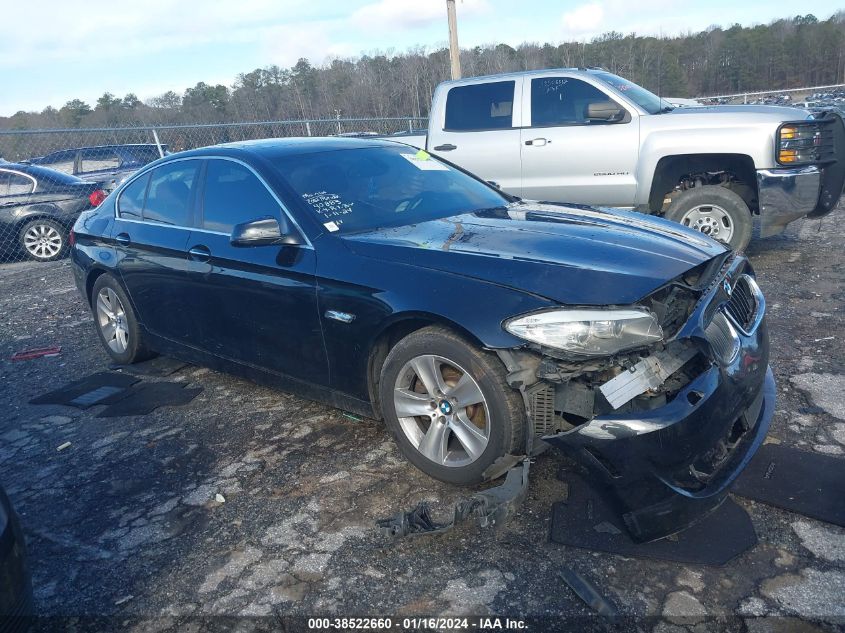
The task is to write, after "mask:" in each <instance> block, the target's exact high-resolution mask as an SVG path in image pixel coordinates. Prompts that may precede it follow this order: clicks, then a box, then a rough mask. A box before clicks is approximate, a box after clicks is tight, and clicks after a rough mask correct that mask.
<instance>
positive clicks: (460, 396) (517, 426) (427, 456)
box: [379, 327, 526, 485]
mask: <svg viewBox="0 0 845 633" xmlns="http://www.w3.org/2000/svg"><path fill="white" fill-rule="evenodd" d="M506 374H507V372H506V371H505V367H504V365H502V363H501V361H500V360H499V359H498V358H496V357H495V356H494V355H493V354H490V353H489V352H485V351H483V350H481V349H478V348H477V347H476V346H474V345H472V344H471V343H469V342H468V341H466V340H464V339H463V338H461V337H460V336H458V335H457V334H455V333H454V332H452V331H450V330H447V329H445V328H442V327H427V328H423V329H421V330H417V331H416V332H413V333H411V334H409V335H408V336H406V337H405V338H403V339H402V340H401V341H399V342H398V343H397V344H396V345H395V346H394V347H393V349H391V350H390V353H389V354H388V355H387V358H386V359H385V361H384V366H383V367H382V370H381V380H380V383H379V392H380V393H379V395H380V398H381V403H382V413H383V414H384V420H385V423H386V425H387V427H388V428H389V429H390V431H391V433H392V434H393V436H394V437H395V439H396V443H397V444H398V445H399V449H400V450H401V451H402V453H403V454H404V455H405V457H406V458H407V459H408V460H409V461H410V462H411V463H412V464H414V466H416V467H417V468H419V469H420V470H421V471H423V472H424V473H425V474H427V475H429V476H431V477H434V478H436V479H440V480H441V481H446V482H449V483H451V484H458V485H469V484H476V483H479V482H481V481H483V480H484V472H485V471H486V470H487V469H488V468H489V467H490V466H491V465H492V464H493V463H494V462H495V461H496V460H497V459H499V458H501V457H503V456H505V455H507V454H509V453H510V454H517V455H518V454H521V453H522V452H524V442H525V424H526V421H525V405H524V404H523V403H522V396H520V394H519V393H518V392H517V391H514V390H513V389H512V388H511V387H510V386H509V385H508V383H507V375H506Z"/></svg>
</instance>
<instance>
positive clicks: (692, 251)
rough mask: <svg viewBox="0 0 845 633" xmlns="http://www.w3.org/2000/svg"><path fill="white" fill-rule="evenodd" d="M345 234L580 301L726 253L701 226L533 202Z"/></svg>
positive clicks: (649, 286)
mask: <svg viewBox="0 0 845 633" xmlns="http://www.w3.org/2000/svg"><path fill="white" fill-rule="evenodd" d="M342 239H343V241H344V243H345V244H346V245H347V246H348V247H349V248H350V249H351V250H352V251H353V252H354V253H356V254H358V255H361V256H364V257H370V258H374V259H379V260H385V261H398V262H401V263H404V264H408V265H411V266H417V267H420V268H427V269H432V270H438V271H442V272H447V273H451V274H455V275H462V276H465V277H469V278H473V279H479V280H482V281H485V282H490V283H495V284H498V285H503V286H508V287H511V288H515V289H518V290H521V291H524V292H529V293H532V294H535V295H539V296H542V297H545V298H547V299H551V300H552V301H555V302H558V303H562V304H570V305H613V304H629V303H633V302H635V301H637V300H638V299H641V298H643V297H645V296H646V295H648V294H649V293H650V292H652V291H654V290H656V289H657V288H659V287H660V286H662V285H663V284H664V283H666V282H667V281H669V280H671V279H673V278H675V277H677V276H678V275H681V274H683V273H684V272H686V271H688V270H689V269H691V268H694V267H695V266H698V265H699V264H702V263H703V262H705V261H707V260H709V259H711V258H713V257H715V256H717V255H720V254H722V253H724V252H725V250H726V249H725V247H724V246H722V245H721V244H719V243H718V242H716V241H714V240H711V239H710V238H708V237H705V236H703V235H702V234H701V233H698V232H696V231H691V230H689V229H685V228H684V227H682V226H680V225H678V224H675V223H672V222H668V221H665V220H660V219H657V218H651V217H647V216H643V215H640V214H637V213H634V212H625V211H613V210H608V209H596V208H592V207H582V206H574V205H558V204H550V203H533V202H531V203H526V202H522V203H517V204H512V205H510V206H509V207H508V208H507V209H504V208H501V209H492V210H489V211H480V212H476V213H468V214H463V215H457V216H452V217H448V218H442V219H437V220H430V221H426V222H421V223H418V224H413V225H407V226H400V227H390V228H384V229H378V230H374V231H369V232H365V233H356V234H350V235H346V236H343V237H342ZM409 283H410V280H409Z"/></svg>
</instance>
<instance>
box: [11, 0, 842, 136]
mask: <svg viewBox="0 0 845 633" xmlns="http://www.w3.org/2000/svg"><path fill="white" fill-rule="evenodd" d="M461 66H462V70H463V74H464V75H465V76H474V75H488V74H495V73H501V72H509V71H518V70H532V69H538V68H556V67H589V66H600V67H603V68H606V69H607V70H609V71H611V72H614V73H616V74H619V75H622V76H623V77H626V78H628V79H630V80H632V81H634V82H636V83H638V84H640V85H642V86H644V87H646V88H648V89H649V90H652V91H653V92H656V93H659V94H661V95H662V96H671V97H695V96H707V95H714V94H725V93H736V92H744V91H755V90H780V89H786V88H796V87H802V86H813V85H824V84H836V83H845V11H839V12H837V13H835V14H834V15H832V16H831V17H830V18H829V19H826V20H819V19H817V18H816V17H815V16H814V15H803V16H801V15H799V16H795V17H793V18H789V19H782V20H777V21H774V22H772V23H770V24H768V25H758V26H752V27H743V26H740V25H738V24H735V25H733V26H731V27H730V28H721V27H718V26H711V27H709V28H707V29H705V30H703V31H700V32H698V33H687V34H683V35H678V36H675V37H652V36H640V35H636V34H634V33H631V34H627V35H626V34H623V33H618V32H610V33H605V34H604V35H601V36H600V37H596V38H594V39H592V40H591V41H590V42H566V43H562V44H558V45H554V44H537V43H524V44H521V45H519V46H516V47H511V46H508V45H507V44H497V45H487V46H476V47H474V48H471V49H464V50H462V51H461ZM448 78H449V53H448V50H447V49H445V48H444V49H437V50H427V49H425V48H423V47H417V48H412V49H409V50H406V51H404V52H395V51H388V52H385V53H375V54H367V55H362V56H361V57H358V58H354V59H332V60H330V61H328V62H326V63H325V64H324V65H322V66H314V65H312V64H311V63H310V62H309V61H308V60H306V59H300V60H299V61H298V62H297V63H296V64H295V65H294V66H292V67H290V68H281V67H279V66H267V67H266V68H257V69H255V70H253V71H251V72H247V73H242V74H239V75H238V76H237V78H236V80H235V82H234V84H233V85H232V86H224V85H219V84H218V85H210V84H206V83H204V82H199V83H197V84H196V85H195V86H193V87H191V88H188V89H186V90H185V91H184V93H182V94H178V93H176V92H172V91H170V92H166V93H164V94H162V95H159V96H157V97H154V98H151V99H148V100H147V101H146V102H142V101H141V100H140V99H139V98H138V97H137V96H136V95H135V94H127V95H125V96H124V97H122V98H121V97H117V96H115V95H113V94H110V93H105V94H104V95H103V96H101V97H100V98H99V99H98V100H97V102H96V103H95V104H93V105H91V104H88V103H86V102H84V101H82V100H80V99H73V100H70V101H68V102H67V103H65V104H64V105H63V106H61V107H59V108H56V107H53V106H48V107H46V108H44V110H42V111H41V112H18V113H16V114H15V115H13V116H11V117H0V129H34V128H79V127H114V126H123V125H150V124H158V125H167V124H189V123H220V122H230V121H263V120H284V119H325V118H335V117H343V118H347V117H408V116H415V117H425V116H427V115H428V108H429V104H430V102H431V96H432V94H433V92H434V88H435V86H436V85H437V84H438V83H440V82H441V81H444V80H446V79H448Z"/></svg>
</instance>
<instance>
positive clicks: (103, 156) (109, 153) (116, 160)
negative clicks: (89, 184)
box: [80, 147, 120, 174]
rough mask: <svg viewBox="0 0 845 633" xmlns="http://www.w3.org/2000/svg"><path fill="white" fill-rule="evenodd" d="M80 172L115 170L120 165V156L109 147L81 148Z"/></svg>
mask: <svg viewBox="0 0 845 633" xmlns="http://www.w3.org/2000/svg"><path fill="white" fill-rule="evenodd" d="M80 165H81V166H80V173H83V174H84V173H88V172H92V171H107V170H115V169H117V168H118V167H119V166H120V157H119V156H118V155H117V152H115V151H114V149H112V148H110V147H92V148H90V149H85V150H82V155H81V163H80Z"/></svg>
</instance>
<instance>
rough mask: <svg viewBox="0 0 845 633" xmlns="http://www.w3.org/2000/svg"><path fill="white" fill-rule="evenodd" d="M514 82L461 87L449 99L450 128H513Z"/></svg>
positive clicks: (448, 122) (448, 128) (447, 107)
mask: <svg viewBox="0 0 845 633" xmlns="http://www.w3.org/2000/svg"><path fill="white" fill-rule="evenodd" d="M514 85H515V82H513V81H495V82H492V83H483V84H471V85H468V86H457V87H455V88H452V89H451V90H449V94H448V96H447V97H446V129H447V130H454V131H458V132H471V131H474V130H499V129H502V128H509V127H512V125H513V93H514Z"/></svg>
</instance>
